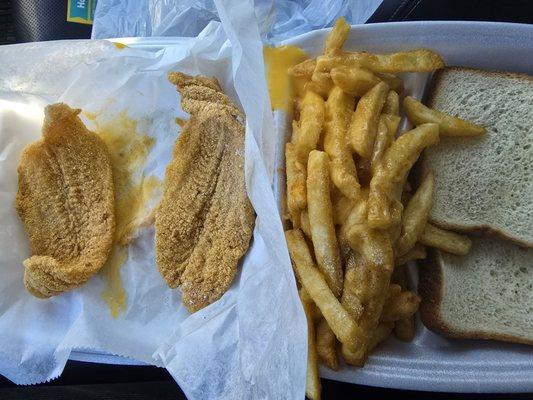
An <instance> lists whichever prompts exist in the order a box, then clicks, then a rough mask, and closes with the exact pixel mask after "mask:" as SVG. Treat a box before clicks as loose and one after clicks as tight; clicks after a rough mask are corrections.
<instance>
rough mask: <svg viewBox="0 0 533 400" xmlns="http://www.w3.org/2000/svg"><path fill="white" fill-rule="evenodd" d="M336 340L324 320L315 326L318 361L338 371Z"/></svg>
mask: <svg viewBox="0 0 533 400" xmlns="http://www.w3.org/2000/svg"><path fill="white" fill-rule="evenodd" d="M336 344H337V339H336V338H335V334H334V333H333V331H332V330H331V328H330V327H329V325H328V322H327V321H326V320H325V319H323V318H322V319H321V320H320V321H318V322H317V324H316V351H317V353H318V356H319V358H320V360H321V361H322V362H323V363H324V364H325V365H326V366H327V367H328V368H330V369H332V370H334V371H337V370H338V369H339V360H338V358H337V349H336Z"/></svg>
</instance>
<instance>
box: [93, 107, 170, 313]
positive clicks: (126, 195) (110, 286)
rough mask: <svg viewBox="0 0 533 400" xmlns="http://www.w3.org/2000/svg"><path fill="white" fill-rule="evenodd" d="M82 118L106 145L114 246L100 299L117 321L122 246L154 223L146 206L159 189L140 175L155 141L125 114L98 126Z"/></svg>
mask: <svg viewBox="0 0 533 400" xmlns="http://www.w3.org/2000/svg"><path fill="white" fill-rule="evenodd" d="M84 114H85V115H86V116H87V118H89V119H91V120H94V121H95V123H96V132H97V133H98V134H99V135H100V137H101V138H102V140H103V141H104V142H105V143H106V145H107V149H108V151H109V156H110V158H111V164H112V168H113V181H114V186H115V224H116V227H115V243H114V245H113V249H112V251H111V254H110V255H109V258H108V260H107V262H106V264H105V265H104V267H103V270H102V273H103V275H104V276H105V278H106V281H107V286H106V288H105V289H104V291H103V292H102V298H103V299H104V300H105V301H106V303H107V304H108V306H109V309H110V312H111V314H112V315H113V317H115V318H116V317H118V315H119V314H120V312H122V311H123V310H124V308H125V305H126V292H125V290H124V287H123V285H122V280H121V278H120V268H121V267H122V265H123V264H124V262H125V261H126V259H127V249H126V247H125V246H126V245H127V244H129V243H130V242H131V241H132V240H133V239H134V238H135V235H136V232H137V229H139V228H140V227H143V226H147V225H149V224H151V223H152V222H153V210H148V209H147V207H146V202H147V201H148V200H149V199H151V198H152V197H153V196H154V195H155V194H156V192H157V191H158V190H160V186H161V182H160V181H159V179H158V178H157V177H155V176H148V177H145V176H143V175H142V173H141V170H142V167H143V166H144V164H145V162H146V158H147V157H148V154H149V152H150V149H151V148H152V146H153V145H154V142H155V139H154V138H152V137H150V136H148V135H146V134H142V133H137V122H136V121H135V120H133V119H131V118H128V117H127V116H126V113H124V112H122V113H120V114H118V115H117V117H115V118H114V119H112V120H110V121H107V122H105V123H102V124H100V123H98V121H97V119H96V118H97V115H94V114H91V113H87V112H85V113H84Z"/></svg>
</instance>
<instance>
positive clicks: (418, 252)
mask: <svg viewBox="0 0 533 400" xmlns="http://www.w3.org/2000/svg"><path fill="white" fill-rule="evenodd" d="M426 257H427V253H426V248H425V247H424V245H423V244H422V243H420V242H418V243H416V244H415V245H414V247H413V248H411V250H409V251H408V252H407V253H405V254H404V255H403V256H401V257H398V258H396V260H395V264H396V265H397V266H399V265H404V264H407V263H408V262H410V261H416V260H422V259H424V258H426Z"/></svg>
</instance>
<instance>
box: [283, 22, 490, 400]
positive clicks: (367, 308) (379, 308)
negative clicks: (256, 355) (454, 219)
mask: <svg viewBox="0 0 533 400" xmlns="http://www.w3.org/2000/svg"><path fill="white" fill-rule="evenodd" d="M349 31H350V26H349V25H348V24H347V23H346V22H345V21H344V20H343V19H339V20H338V21H337V23H336V25H335V27H334V28H333V30H332V31H331V33H330V34H329V36H328V37H327V39H326V42H325V48H324V54H323V55H320V56H318V57H317V58H315V59H310V60H306V61H304V62H302V63H300V64H298V65H296V66H294V67H292V68H291V69H290V70H289V75H290V77H291V80H292V85H293V88H294V93H295V112H294V115H295V120H294V121H293V126H292V138H291V141H290V142H289V143H287V144H286V147H285V156H286V175H287V191H286V199H287V207H286V210H287V213H286V220H287V225H288V224H289V223H290V224H292V229H289V230H287V231H286V232H285V234H286V239H287V244H288V248H289V253H290V255H291V259H292V262H293V265H294V270H295V274H296V276H297V279H298V282H299V284H300V287H301V289H300V297H301V301H302V304H303V307H304V310H305V313H306V316H307V322H308V335H309V340H308V343H309V348H308V370H307V388H306V395H307V397H309V398H310V399H319V398H320V391H321V389H320V380H319V376H318V361H319V360H320V361H321V362H322V363H323V364H325V365H326V366H328V367H329V368H332V369H334V370H336V369H338V367H339V359H338V354H337V353H338V352H337V347H340V354H342V358H343V359H344V361H345V362H346V363H348V364H351V365H355V366H363V365H364V363H365V360H366V359H367V357H368V355H369V353H370V352H371V351H372V350H373V349H374V348H375V347H376V346H377V345H378V344H379V343H380V342H382V341H384V340H385V339H386V338H387V337H388V336H389V335H390V334H391V333H392V332H393V331H394V333H395V335H396V337H397V338H399V339H401V340H404V341H410V340H412V338H413V336H414V321H413V316H414V314H415V313H416V311H417V310H418V306H419V303H420V298H419V296H418V295H417V294H416V293H415V292H413V291H410V290H409V288H408V283H407V276H406V269H405V264H406V263H407V262H409V261H412V260H416V259H421V258H425V257H426V250H425V246H432V247H435V248H438V249H441V250H443V251H447V252H450V253H454V254H458V255H464V254H466V253H467V252H468V251H469V248H470V245H471V242H470V239H468V237H466V236H463V235H459V234H457V233H454V232H450V231H446V230H443V229H441V228H439V227H437V226H435V225H432V224H431V223H429V222H428V215H429V212H430V209H431V204H432V195H433V186H434V177H433V174H431V173H429V174H427V175H426V176H424V177H422V179H420V180H419V184H418V187H417V189H416V190H414V191H413V190H412V189H411V185H410V184H409V182H408V175H409V172H410V170H411V167H412V166H413V164H414V163H415V162H416V160H417V159H418V158H419V156H420V154H421V152H422V151H423V149H424V148H425V147H427V146H431V145H435V144H437V143H438V141H439V137H440V136H473V135H481V134H483V133H484V132H485V130H484V129H483V128H481V127H479V126H476V125H474V124H471V123H469V122H467V121H463V120H460V119H458V118H455V117H453V116H450V115H445V114H443V113H441V112H438V111H436V110H431V109H429V108H427V107H426V106H424V105H423V104H421V103H420V102H418V101H417V100H415V99H414V98H412V97H405V98H404V99H403V101H401V94H402V92H403V81H402V80H401V79H400V78H399V77H397V76H396V75H394V74H397V73H405V72H429V71H433V70H436V69H438V68H442V67H443V66H444V63H443V61H442V59H441V57H440V56H439V55H438V54H436V53H434V52H432V51H430V50H425V49H419V50H411V51H406V52H399V53H395V54H387V55H378V54H371V53H367V52H346V51H343V50H342V46H343V44H344V42H345V40H346V38H347V36H348V33H349ZM400 102H402V104H403V110H404V112H405V114H406V116H407V118H408V119H409V121H410V122H411V123H412V124H413V125H414V126H415V128H414V129H412V130H409V131H407V132H404V133H402V134H398V132H397V131H398V127H399V124H400V120H401V117H400ZM338 343H340V345H339V346H338Z"/></svg>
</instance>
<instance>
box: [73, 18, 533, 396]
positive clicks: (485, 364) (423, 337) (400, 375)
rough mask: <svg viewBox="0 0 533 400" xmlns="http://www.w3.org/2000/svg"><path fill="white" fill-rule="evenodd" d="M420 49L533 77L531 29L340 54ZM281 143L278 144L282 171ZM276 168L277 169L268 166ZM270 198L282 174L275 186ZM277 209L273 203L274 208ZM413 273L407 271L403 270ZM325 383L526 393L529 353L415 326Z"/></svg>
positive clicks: (392, 38) (110, 359)
mask: <svg viewBox="0 0 533 400" xmlns="http://www.w3.org/2000/svg"><path fill="white" fill-rule="evenodd" d="M328 32H329V30H320V31H314V32H309V33H306V34H304V35H300V36H298V37H295V38H291V39H289V40H286V41H284V42H283V43H281V44H292V45H297V46H299V47H301V48H303V49H304V50H305V51H307V52H308V53H309V54H310V55H316V54H319V53H321V52H322V47H323V43H324V38H325V37H326V35H327V33H328ZM116 40H117V41H120V42H122V43H125V44H127V45H129V46H132V47H142V48H143V49H151V48H153V49H154V50H157V49H160V48H162V47H164V46H165V45H166V44H170V43H172V44H176V41H173V39H172V38H128V39H116ZM417 47H427V48H431V49H434V50H436V51H437V52H439V53H440V54H441V55H442V56H443V57H444V60H445V62H446V64H447V65H457V66H468V67H475V68H482V69H488V70H501V71H511V72H523V73H528V74H531V75H533V25H522V24H506V23H486V22H399V23H383V24H370V25H360V26H354V27H352V31H351V34H350V37H349V39H348V40H347V42H346V44H345V49H347V50H367V51H371V52H378V53H386V52H393V51H399V50H406V49H412V48H417ZM427 82H428V75H426V74H406V76H405V83H406V92H407V93H408V94H412V95H413V96H415V97H418V98H421V97H422V95H423V93H424V89H425V87H426V84H427ZM276 124H277V129H279V130H281V131H282V132H284V133H285V135H286V134H287V133H288V132H289V129H288V126H289V124H288V121H287V120H286V116H284V115H283V114H281V113H277V115H276ZM283 148H284V143H279V146H278V163H279V166H280V167H281V166H283ZM276 170H278V168H276ZM275 190H276V194H277V197H278V199H281V195H280V194H281V193H282V190H283V176H281V175H280V176H279V177H278V179H277V180H276V183H275ZM280 204H281V202H280ZM411 270H412V272H413V273H414V274H415V275H414V278H415V280H416V272H415V268H412V269H411ZM71 359H73V360H80V361H91V362H100V363H112V364H129V365H131V364H136V363H134V362H132V361H131V360H127V359H124V358H120V357H115V356H111V355H105V354H97V353H87V352H73V353H72V354H71ZM321 375H322V376H323V377H325V378H328V379H333V380H338V381H343V382H350V383H357V384H364V385H372V386H380V387H390V388H401V389H411V390H428V391H450V392H531V391H533V347H528V346H525V345H518V344H516V345H514V344H509V343H501V342H490V341H473V340H472V341H468V340H452V339H446V338H443V337H440V336H437V335H435V334H433V333H432V332H430V331H429V330H427V329H426V328H425V327H424V326H423V325H422V324H421V323H420V321H418V324H417V334H416V337H415V339H414V340H413V342H411V343H403V342H400V341H398V340H396V339H394V338H390V339H389V340H388V341H387V342H386V343H384V344H383V345H381V346H380V348H379V349H378V350H377V351H376V352H375V353H374V354H373V355H372V356H371V357H370V359H369V360H368V362H367V364H366V365H365V367H364V368H354V367H350V366H346V365H343V366H341V368H340V370H339V371H338V372H335V371H331V370H329V369H327V368H322V369H321Z"/></svg>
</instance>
